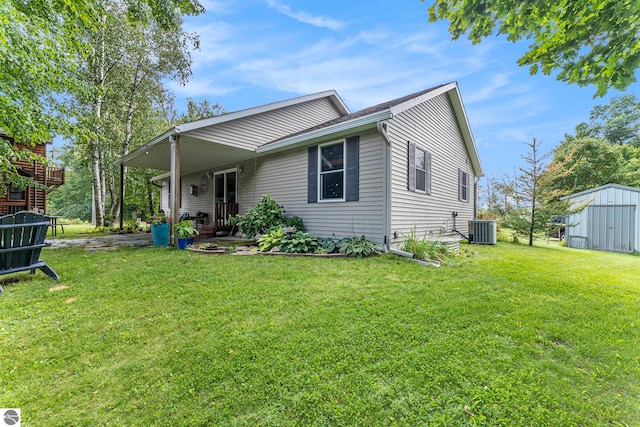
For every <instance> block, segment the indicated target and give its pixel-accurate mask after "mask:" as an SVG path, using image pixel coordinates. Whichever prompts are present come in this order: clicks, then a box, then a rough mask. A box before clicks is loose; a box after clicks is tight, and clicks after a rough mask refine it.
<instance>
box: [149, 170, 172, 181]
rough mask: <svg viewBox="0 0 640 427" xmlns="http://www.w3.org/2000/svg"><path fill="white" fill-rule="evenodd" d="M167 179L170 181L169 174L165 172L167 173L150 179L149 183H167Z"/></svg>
mask: <svg viewBox="0 0 640 427" xmlns="http://www.w3.org/2000/svg"><path fill="white" fill-rule="evenodd" d="M169 179H171V172H167V173H163V174H160V175H156V176H154V177H151V178H150V179H149V181H151V182H156V181H167V180H169Z"/></svg>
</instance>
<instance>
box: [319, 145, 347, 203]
mask: <svg viewBox="0 0 640 427" xmlns="http://www.w3.org/2000/svg"><path fill="white" fill-rule="evenodd" d="M338 144H342V198H340V199H333V198H332V199H323V198H322V185H321V182H322V175H323V174H327V173H336V172H340V171H339V170H334V171H328V172H324V173H323V172H322V160H321V159H322V147H327V146H330V145H338ZM346 191H347V140H346V139H341V140H340V139H339V140H335V141H331V142H325V143H324V144H319V145H318V203H332V202H344V201H346V200H347V194H346Z"/></svg>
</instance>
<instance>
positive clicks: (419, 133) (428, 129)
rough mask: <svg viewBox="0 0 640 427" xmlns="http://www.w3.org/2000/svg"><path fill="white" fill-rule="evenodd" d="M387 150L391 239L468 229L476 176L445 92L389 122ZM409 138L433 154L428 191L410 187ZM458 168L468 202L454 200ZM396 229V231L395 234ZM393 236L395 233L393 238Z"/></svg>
mask: <svg viewBox="0 0 640 427" xmlns="http://www.w3.org/2000/svg"><path fill="white" fill-rule="evenodd" d="M388 134H389V138H390V140H391V142H392V150H391V151H392V153H391V175H392V183H391V237H390V238H391V243H392V244H395V245H398V244H400V243H401V242H402V239H403V235H406V234H407V233H409V232H410V230H411V229H415V230H416V232H417V235H418V236H419V237H422V236H423V235H424V234H425V233H426V234H427V237H431V238H438V237H443V236H452V235H453V234H452V230H453V229H454V224H453V217H452V214H451V213H452V212H453V211H457V212H458V217H457V218H456V224H455V228H456V229H457V230H459V231H460V232H462V233H465V234H466V233H467V231H468V221H470V220H472V219H473V210H474V198H475V194H474V182H475V175H474V172H473V167H472V165H471V161H470V159H469V154H468V152H467V149H466V147H465V144H464V141H463V138H462V134H461V132H460V128H459V127H458V123H457V121H456V118H455V115H454V111H453V109H452V106H451V103H450V101H449V98H448V97H447V95H446V94H443V95H440V96H437V97H435V98H433V99H430V100H428V101H426V102H424V103H422V104H419V105H417V106H415V107H413V108H410V109H409V110H406V111H403V112H402V113H399V114H398V115H396V116H395V117H394V118H393V119H392V120H391V121H390V122H389V125H388ZM408 141H411V142H414V143H415V144H416V145H417V148H420V149H422V150H425V151H427V152H429V153H431V182H432V185H431V194H430V195H426V194H424V193H420V192H413V191H409V190H408V188H407V182H408V150H407V146H408ZM458 169H462V170H464V171H466V172H467V173H468V174H469V181H468V197H467V200H468V201H467V202H462V201H459V200H458ZM394 233H395V234H394ZM395 236H397V237H395Z"/></svg>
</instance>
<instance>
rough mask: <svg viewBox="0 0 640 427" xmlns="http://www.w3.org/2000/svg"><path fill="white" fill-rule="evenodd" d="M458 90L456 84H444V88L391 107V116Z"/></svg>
mask: <svg viewBox="0 0 640 427" xmlns="http://www.w3.org/2000/svg"><path fill="white" fill-rule="evenodd" d="M457 89H458V84H457V83H455V82H453V83H449V84H446V85H444V86H441V87H439V88H437V89H434V90H431V91H429V92H427V93H425V94H422V95H420V96H417V97H415V98H412V99H410V100H408V101H405V102H403V103H401V104H398V105H395V106H393V107H391V114H393V115H394V116H395V115H397V114H400V113H402V112H403V111H406V110H408V109H410V108H413V107H415V106H416V105H419V104H422V103H423V102H425V101H428V100H430V99H433V98H435V97H436V96H439V95H442V94H443V93H447V92H449V91H450V90H457Z"/></svg>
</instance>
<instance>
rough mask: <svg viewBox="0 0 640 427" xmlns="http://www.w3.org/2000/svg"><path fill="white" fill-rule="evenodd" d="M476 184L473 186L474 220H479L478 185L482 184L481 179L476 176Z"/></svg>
mask: <svg viewBox="0 0 640 427" xmlns="http://www.w3.org/2000/svg"><path fill="white" fill-rule="evenodd" d="M474 181H475V184H474V186H473V219H478V183H479V182H480V178H479V177H477V176H476V179H475V180H474Z"/></svg>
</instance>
